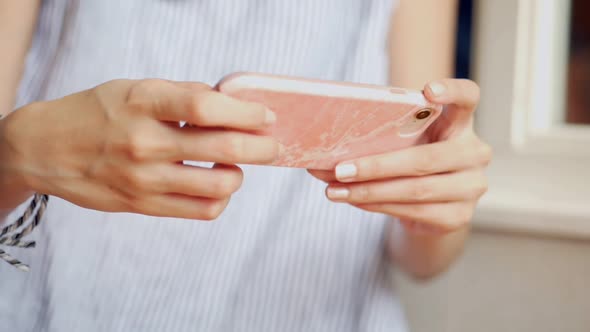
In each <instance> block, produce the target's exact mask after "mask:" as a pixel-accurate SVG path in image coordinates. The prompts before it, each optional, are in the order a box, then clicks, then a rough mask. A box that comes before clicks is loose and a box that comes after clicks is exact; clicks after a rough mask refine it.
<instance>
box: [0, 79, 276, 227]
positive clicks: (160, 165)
mask: <svg viewBox="0 0 590 332" xmlns="http://www.w3.org/2000/svg"><path fill="white" fill-rule="evenodd" d="M180 121H186V122H188V123H190V124H193V125H195V126H196V127H188V126H185V127H184V128H180V127H179V126H178V122H180ZM274 121H275V115H274V113H272V112H271V111H269V110H267V109H266V108H265V107H264V106H262V105H259V104H254V103H247V102H242V101H238V100H236V99H233V98H230V97H228V96H225V95H222V94H220V93H218V92H215V91H213V90H212V89H211V88H210V87H209V86H207V85H205V84H200V83H188V82H171V81H164V80H154V79H152V80H116V81H111V82H107V83H105V84H103V85H100V86H97V87H95V88H93V89H90V90H87V91H82V92H79V93H76V94H73V95H69V96H66V97H64V98H61V99H58V100H53V101H49V102H39V103H34V104H30V105H27V106H25V107H23V108H21V109H19V110H17V111H15V112H13V113H11V114H10V115H8V116H7V117H6V118H4V119H3V120H1V121H0V156H1V158H0V204H1V205H0V209H3V210H5V211H7V210H10V209H13V208H14V207H15V206H16V205H17V204H19V203H20V202H22V201H23V200H24V199H26V197H27V196H28V195H30V192H32V191H35V192H41V193H45V194H49V195H54V196H58V197H61V198H63V199H65V200H68V201H70V202H72V203H74V204H76V205H79V206H81V207H85V208H91V209H96V210H101V211H109V212H134V213H141V214H147V215H153V216H165V217H178V218H189V219H201V220H211V219H215V218H217V217H218V216H219V214H220V213H221V212H222V211H223V209H224V208H225V206H226V205H227V203H228V200H229V198H230V196H231V194H232V193H234V192H235V191H236V190H237V189H238V188H239V186H240V185H241V181H242V172H241V170H240V169H239V168H238V167H237V166H235V164H237V163H260V164H263V163H269V162H272V161H273V160H274V159H275V158H276V157H277V155H278V151H279V145H278V143H277V142H276V140H275V139H273V138H271V137H268V136H261V135H257V134H252V133H249V131H252V130H257V129H262V128H264V127H266V126H269V125H272V124H273V123H274ZM183 160H202V161H212V162H215V163H216V165H215V166H214V167H213V168H202V167H195V166H188V165H183V164H182V161H183Z"/></svg>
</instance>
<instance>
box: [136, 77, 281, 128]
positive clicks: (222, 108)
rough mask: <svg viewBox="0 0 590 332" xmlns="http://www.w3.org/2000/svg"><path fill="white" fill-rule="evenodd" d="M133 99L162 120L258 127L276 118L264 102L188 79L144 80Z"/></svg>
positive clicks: (225, 126)
mask: <svg viewBox="0 0 590 332" xmlns="http://www.w3.org/2000/svg"><path fill="white" fill-rule="evenodd" d="M191 85H193V86H191ZM129 102H130V103H138V104H142V105H145V106H146V107H147V108H148V110H149V112H150V113H151V114H152V116H153V117H154V118H156V119H158V120H161V121H175V122H179V121H185V122H187V123H190V124H193V125H197V126H199V127H224V128H232V129H239V130H257V129H263V128H265V127H267V126H269V125H272V124H273V123H274V122H275V121H276V117H275V115H274V113H273V112H272V111H270V110H269V109H267V108H266V107H265V106H263V105H261V104H256V103H251V102H244V101H240V100H237V99H234V98H232V97H229V96H226V95H223V94H221V93H219V92H216V91H213V90H212V89H211V88H207V87H206V86H203V85H200V84H198V88H195V86H194V84H190V83H188V82H179V83H178V84H175V83H174V82H169V81H165V80H145V81H140V82H139V83H138V84H137V85H136V86H134V87H133V88H132V89H131V91H130V93H129Z"/></svg>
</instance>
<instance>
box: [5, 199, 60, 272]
mask: <svg viewBox="0 0 590 332" xmlns="http://www.w3.org/2000/svg"><path fill="white" fill-rule="evenodd" d="M48 201H49V196H47V195H45V194H35V196H34V197H33V199H32V200H31V203H30V204H29V206H28V207H27V209H26V210H25V211H24V212H23V214H22V216H20V217H19V218H18V219H17V220H16V221H15V222H14V223H12V224H10V225H8V226H6V227H4V228H3V229H2V230H1V231H0V234H1V235H0V236H2V237H0V245H4V246H11V247H17V248H34V247H35V241H23V240H22V238H23V237H25V236H27V235H29V234H30V233H31V232H32V231H33V230H34V229H35V228H36V227H37V226H39V223H41V220H42V219H43V214H44V213H45V209H46V208H47V203H48ZM37 206H39V208H38V209H36V210H35V208H36V207H37ZM31 216H33V218H32V220H31V221H30V222H29V223H28V224H26V226H25V227H23V228H22V229H20V231H18V232H16V233H13V234H8V233H11V232H14V231H17V230H18V229H19V227H21V226H22V225H23V224H24V223H25V222H26V221H27V220H29V219H31ZM7 234H8V235H7ZM0 259H1V260H3V261H5V262H6V263H8V264H10V265H12V266H14V267H15V268H17V269H19V270H21V271H25V272H28V271H29V270H30V268H29V266H28V265H27V264H24V263H23V262H21V261H19V260H18V259H16V258H14V257H12V256H11V255H10V254H8V253H7V252H6V251H4V250H2V249H0Z"/></svg>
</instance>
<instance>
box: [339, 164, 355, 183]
mask: <svg viewBox="0 0 590 332" xmlns="http://www.w3.org/2000/svg"><path fill="white" fill-rule="evenodd" d="M356 173H357V169H356V166H355V165H354V164H340V165H338V166H336V178H337V179H338V180H345V179H350V178H353V177H355V176H356Z"/></svg>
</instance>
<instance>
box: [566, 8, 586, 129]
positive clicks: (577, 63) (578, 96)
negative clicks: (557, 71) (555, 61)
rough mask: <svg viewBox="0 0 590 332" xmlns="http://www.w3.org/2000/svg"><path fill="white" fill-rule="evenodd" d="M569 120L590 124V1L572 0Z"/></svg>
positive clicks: (568, 95)
mask: <svg viewBox="0 0 590 332" xmlns="http://www.w3.org/2000/svg"><path fill="white" fill-rule="evenodd" d="M567 89H568V91H567V110H568V111H567V117H566V121H567V122H569V123H577V124H590V1H588V0H572V21H571V32H570V54H569V68H568V82H567Z"/></svg>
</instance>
